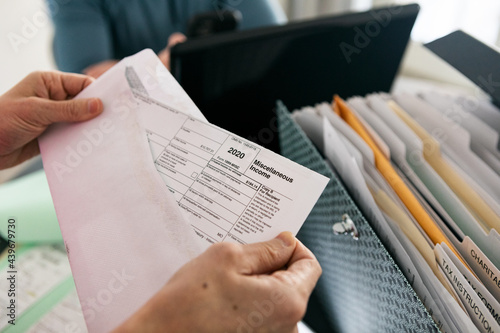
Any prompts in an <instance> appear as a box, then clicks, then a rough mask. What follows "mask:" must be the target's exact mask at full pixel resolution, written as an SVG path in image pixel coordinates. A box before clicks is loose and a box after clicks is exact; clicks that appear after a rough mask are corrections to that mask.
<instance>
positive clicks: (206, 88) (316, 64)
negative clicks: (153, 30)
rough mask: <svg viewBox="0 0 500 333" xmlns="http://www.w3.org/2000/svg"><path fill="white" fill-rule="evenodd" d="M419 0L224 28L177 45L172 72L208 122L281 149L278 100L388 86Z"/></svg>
mask: <svg viewBox="0 0 500 333" xmlns="http://www.w3.org/2000/svg"><path fill="white" fill-rule="evenodd" d="M418 11H419V6H418V5H416V4H412V5H406V6H395V7H386V8H378V9H374V10H371V11H368V12H362V13H350V14H345V15H340V16H331V17H325V18H320V19H315V20H311V21H304V22H297V23H290V24H286V25H282V26H273V27H266V28H259V29H254V30H245V31H240V32H232V33H222V34H219V35H215V36H210V37H204V38H199V39H193V40H189V41H187V42H186V43H183V44H179V45H177V46H175V47H174V48H173V49H172V58H171V59H172V60H171V65H172V73H173V74H174V76H175V77H176V79H177V80H178V81H179V83H180V84H181V85H182V87H183V88H184V89H185V90H186V91H187V93H188V94H189V95H190V96H191V98H192V99H193V100H194V102H195V103H196V104H197V105H198V107H199V108H200V110H201V111H202V112H203V114H204V115H205V116H206V117H207V119H208V121H210V122H211V123H213V124H216V125H218V126H220V127H222V128H225V129H227V130H229V131H231V132H234V133H236V134H238V135H240V136H243V137H245V138H248V139H250V140H252V141H255V142H257V143H258V144H261V145H263V146H265V147H267V148H270V149H272V150H274V151H279V142H278V136H277V124H276V117H275V115H274V112H273V108H274V106H275V102H276V100H278V99H281V100H282V101H283V102H284V103H285V105H287V106H288V108H289V109H290V110H293V109H294V108H299V107H302V106H306V105H313V104H315V103H318V102H323V101H331V100H332V96H333V94H334V93H336V94H339V95H340V96H341V97H350V96H353V95H364V94H367V93H371V92H374V91H389V90H390V88H391V85H392V82H393V80H394V77H395V75H396V73H397V70H398V67H399V64H400V62H401V58H402V56H403V53H404V50H405V48H406V45H407V43H408V40H409V37H410V32H411V30H412V27H413V24H414V22H415V19H416V17H417V14H418Z"/></svg>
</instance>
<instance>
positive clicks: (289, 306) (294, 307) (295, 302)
mask: <svg viewBox="0 0 500 333" xmlns="http://www.w3.org/2000/svg"><path fill="white" fill-rule="evenodd" d="M285 304H286V306H284V307H283V310H284V313H283V315H284V316H285V317H286V318H289V319H290V321H293V322H299V321H300V320H302V318H304V315H305V314H306V308H307V301H305V300H303V299H302V297H299V296H297V295H293V297H289V298H288V300H287V302H286V303H285Z"/></svg>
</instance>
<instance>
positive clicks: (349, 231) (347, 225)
mask: <svg viewBox="0 0 500 333" xmlns="http://www.w3.org/2000/svg"><path fill="white" fill-rule="evenodd" d="M332 229H333V233H334V234H335V235H351V236H352V238H353V239H355V240H358V239H359V232H358V229H356V226H355V225H354V222H352V220H351V218H350V217H349V215H347V214H344V215H342V222H337V223H334V224H333V227H332Z"/></svg>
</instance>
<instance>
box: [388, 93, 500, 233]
mask: <svg viewBox="0 0 500 333" xmlns="http://www.w3.org/2000/svg"><path fill="white" fill-rule="evenodd" d="M389 106H390V107H391V109H392V110H393V111H394V112H395V113H396V114H397V115H398V117H399V118H401V120H403V121H404V122H405V123H406V124H407V125H408V127H410V128H411V129H412V131H413V132H415V134H416V135H418V137H420V139H422V141H423V142H424V158H425V160H426V161H427V162H428V163H429V164H430V165H431V166H432V168H433V169H434V170H435V171H436V172H437V173H438V174H439V176H440V177H441V178H442V179H443V180H444V181H445V182H446V184H448V186H449V187H450V188H451V189H452V190H453V191H454V192H455V193H456V194H457V196H458V197H459V198H460V199H461V200H462V201H463V202H464V203H465V204H466V205H467V207H468V208H469V210H471V211H472V212H473V213H474V214H475V215H476V216H477V217H479V218H480V219H481V221H483V222H484V224H485V225H486V226H487V227H488V228H487V230H485V231H486V232H487V233H488V232H489V231H490V229H491V228H493V229H495V230H496V231H498V232H500V217H499V216H498V215H497V214H496V213H495V212H494V211H493V209H491V207H490V206H489V205H488V204H486V202H485V201H484V200H483V198H481V197H480V196H479V194H478V193H477V192H476V191H474V189H473V188H472V187H471V186H470V185H469V184H468V183H467V182H466V181H465V180H464V179H463V178H462V177H460V175H459V174H458V173H457V172H456V171H455V169H453V168H452V167H451V165H449V164H448V163H447V162H446V161H445V160H444V159H443V157H442V156H441V148H440V145H439V142H438V141H437V140H436V139H434V137H432V136H431V135H430V134H429V133H428V132H427V131H426V130H425V129H424V128H423V127H422V126H420V125H419V124H418V123H417V122H416V121H415V120H414V119H413V118H412V117H411V116H410V115H409V114H408V113H406V111H404V110H403V109H402V108H401V107H400V106H399V105H398V104H397V103H395V102H394V101H390V102H389Z"/></svg>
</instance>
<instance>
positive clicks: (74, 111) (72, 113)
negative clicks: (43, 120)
mask: <svg viewBox="0 0 500 333" xmlns="http://www.w3.org/2000/svg"><path fill="white" fill-rule="evenodd" d="M77 106H78V104H77V103H74V102H73V103H68V102H66V103H64V105H63V113H64V115H65V116H66V118H67V119H79V118H80V116H81V115H80V109H79V108H78V107H77Z"/></svg>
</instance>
